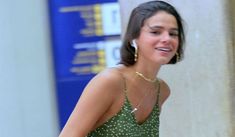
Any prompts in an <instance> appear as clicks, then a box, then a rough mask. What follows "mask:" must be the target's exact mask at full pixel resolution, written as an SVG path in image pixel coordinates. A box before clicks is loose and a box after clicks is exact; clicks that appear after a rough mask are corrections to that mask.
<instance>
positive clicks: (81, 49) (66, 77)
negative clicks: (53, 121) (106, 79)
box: [49, 0, 121, 128]
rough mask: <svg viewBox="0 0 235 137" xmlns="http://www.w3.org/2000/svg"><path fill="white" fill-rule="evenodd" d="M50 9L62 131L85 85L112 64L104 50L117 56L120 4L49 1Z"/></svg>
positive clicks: (108, 0)
mask: <svg viewBox="0 0 235 137" xmlns="http://www.w3.org/2000/svg"><path fill="white" fill-rule="evenodd" d="M49 9H50V19H51V35H52V48H53V56H54V66H55V67H54V68H55V81H56V92H57V101H58V110H59V120H60V127H61V128H63V126H64V124H65V123H66V121H67V119H68V117H69V115H70V113H71V112H72V110H73V108H74V107H75V104H76V102H77V101H78V99H79V97H80V95H81V93H82V91H83V89H84V87H85V86H86V84H87V83H88V82H89V81H90V79H91V78H92V77H93V76H94V75H95V74H97V73H98V72H99V71H101V70H102V69H104V68H105V67H107V66H109V63H110V62H113V61H112V57H110V56H112V55H110V54H107V51H108V52H112V53H111V54H113V53H116V51H117V48H118V47H119V46H120V32H121V27H120V14H119V5H118V3H117V0H69V1H67V0H62V1H58V0H51V1H49ZM114 49H115V50H114ZM110 59H111V60H110ZM117 59H118V57H117V56H116V55H115V59H114V60H117ZM111 64H112V63H111Z"/></svg>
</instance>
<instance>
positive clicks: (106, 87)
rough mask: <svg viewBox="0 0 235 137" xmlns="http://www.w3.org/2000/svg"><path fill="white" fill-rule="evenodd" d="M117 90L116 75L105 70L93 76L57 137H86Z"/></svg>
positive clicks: (118, 88)
mask: <svg viewBox="0 0 235 137" xmlns="http://www.w3.org/2000/svg"><path fill="white" fill-rule="evenodd" d="M118 81H119V82H118ZM117 90H120V76H119V75H118V73H115V72H113V71H112V70H105V71H104V72H102V73H100V74H98V75H97V76H95V77H94V78H93V79H92V80H91V81H90V82H89V83H88V85H87V86H86V88H85V89H84V91H83V93H82V95H81V97H80V99H79V101H78V103H77V105H76V107H75V109H74V110H73V112H72V114H71V115H70V117H69V119H68V121H67V123H66V125H65V126H64V128H63V130H62V132H61V134H60V136H59V137H84V136H86V135H87V134H88V133H89V132H90V131H91V130H93V128H94V126H96V125H95V124H96V122H97V121H98V120H99V118H101V116H103V115H104V114H105V112H107V110H108V109H109V108H110V106H111V105H112V103H113V100H114V98H115V91H117Z"/></svg>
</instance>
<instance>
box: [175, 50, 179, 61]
mask: <svg viewBox="0 0 235 137" xmlns="http://www.w3.org/2000/svg"><path fill="white" fill-rule="evenodd" d="M175 55H176V62H179V61H180V55H179V53H178V52H176V53H175Z"/></svg>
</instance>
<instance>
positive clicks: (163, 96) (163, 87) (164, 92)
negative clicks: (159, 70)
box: [159, 79, 171, 106]
mask: <svg viewBox="0 0 235 137" xmlns="http://www.w3.org/2000/svg"><path fill="white" fill-rule="evenodd" d="M159 82H160V106H162V105H163V103H164V102H165V101H166V100H167V98H168V97H169V96H170V93H171V91H170V87H169V86H168V84H167V83H166V82H165V81H164V80H162V79H159Z"/></svg>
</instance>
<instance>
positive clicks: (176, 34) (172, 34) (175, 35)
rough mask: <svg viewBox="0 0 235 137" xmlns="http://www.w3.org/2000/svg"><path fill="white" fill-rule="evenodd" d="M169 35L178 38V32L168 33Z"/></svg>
mask: <svg viewBox="0 0 235 137" xmlns="http://www.w3.org/2000/svg"><path fill="white" fill-rule="evenodd" d="M169 35H170V36H172V37H178V36H179V33H178V32H170V33H169Z"/></svg>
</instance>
